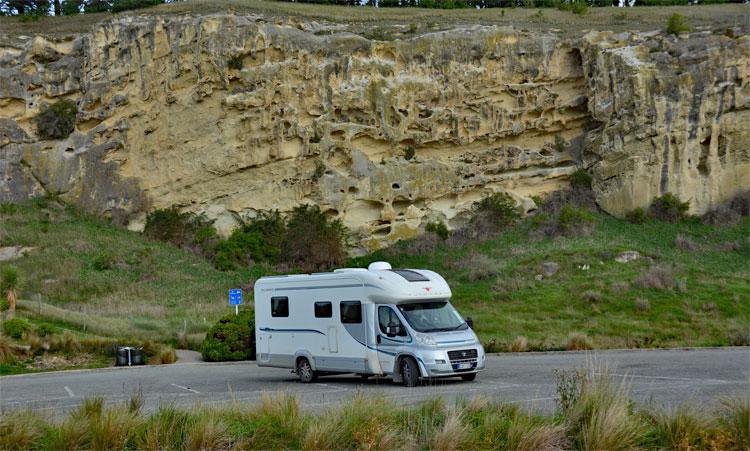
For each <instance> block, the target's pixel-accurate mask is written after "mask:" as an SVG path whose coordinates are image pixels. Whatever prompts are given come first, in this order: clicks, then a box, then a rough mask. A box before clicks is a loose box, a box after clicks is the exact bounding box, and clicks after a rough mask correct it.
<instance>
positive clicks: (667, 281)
mask: <svg viewBox="0 0 750 451" xmlns="http://www.w3.org/2000/svg"><path fill="white" fill-rule="evenodd" d="M635 283H636V285H638V286H639V287H641V288H646V289H652V290H671V289H672V288H674V285H675V280H674V273H673V272H672V269H671V268H668V267H666V266H659V265H654V266H651V267H650V268H648V270H646V272H644V273H642V274H641V275H640V276H639V277H638V279H636V281H635Z"/></svg>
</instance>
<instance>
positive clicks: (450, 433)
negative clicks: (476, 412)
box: [430, 409, 469, 451]
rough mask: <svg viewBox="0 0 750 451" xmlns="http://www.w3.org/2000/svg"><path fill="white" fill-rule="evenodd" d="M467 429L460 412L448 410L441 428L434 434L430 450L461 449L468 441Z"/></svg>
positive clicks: (450, 450) (448, 450)
mask: <svg viewBox="0 0 750 451" xmlns="http://www.w3.org/2000/svg"><path fill="white" fill-rule="evenodd" d="M468 438H469V428H468V427H467V425H466V424H465V422H464V421H463V419H462V417H461V412H460V411H458V410H456V409H449V410H448V413H447V414H446V416H445V421H444V422H443V426H442V427H441V428H439V429H438V430H437V431H435V432H434V435H433V437H432V443H431V446H430V449H432V450H435V451H452V450H457V449H462V447H463V446H462V445H464V444H465V442H467V441H468Z"/></svg>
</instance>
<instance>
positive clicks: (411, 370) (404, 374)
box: [401, 357, 419, 387]
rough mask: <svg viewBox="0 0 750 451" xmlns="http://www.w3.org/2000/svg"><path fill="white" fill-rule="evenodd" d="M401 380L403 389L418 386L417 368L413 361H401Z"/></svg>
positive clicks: (406, 359) (404, 359)
mask: <svg viewBox="0 0 750 451" xmlns="http://www.w3.org/2000/svg"><path fill="white" fill-rule="evenodd" d="M401 380H402V381H403V384H404V386H405V387H416V386H417V384H419V367H418V366H417V362H415V361H414V359H412V358H410V357H405V358H403V359H401Z"/></svg>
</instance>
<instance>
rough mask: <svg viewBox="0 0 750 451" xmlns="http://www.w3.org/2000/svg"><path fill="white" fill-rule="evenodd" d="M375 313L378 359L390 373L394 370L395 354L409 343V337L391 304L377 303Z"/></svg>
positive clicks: (385, 370) (384, 369) (382, 366)
mask: <svg viewBox="0 0 750 451" xmlns="http://www.w3.org/2000/svg"><path fill="white" fill-rule="evenodd" d="M377 315H378V321H377V323H376V326H375V327H376V328H377V330H376V331H375V336H376V337H377V338H376V343H377V347H378V360H380V367H381V368H382V369H383V371H384V372H386V373H391V372H393V370H394V363H395V358H396V355H398V353H399V352H401V350H402V348H403V347H404V346H406V345H407V344H408V343H411V337H409V334H408V333H407V332H406V327H404V324H403V323H402V322H401V319H399V317H398V314H396V311H395V310H394V309H393V307H392V306H390V305H379V306H378V313H377Z"/></svg>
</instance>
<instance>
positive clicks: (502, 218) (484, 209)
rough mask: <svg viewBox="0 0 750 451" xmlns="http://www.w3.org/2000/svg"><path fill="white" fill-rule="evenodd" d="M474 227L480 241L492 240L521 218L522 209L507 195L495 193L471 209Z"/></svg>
mask: <svg viewBox="0 0 750 451" xmlns="http://www.w3.org/2000/svg"><path fill="white" fill-rule="evenodd" d="M471 214H472V216H471V220H470V221H469V226H470V227H472V229H473V231H474V233H475V235H476V236H478V237H479V238H480V239H484V238H491V237H492V236H494V235H496V234H497V233H498V232H500V231H501V230H503V229H505V228H506V227H508V226H510V225H512V224H514V223H515V222H516V221H518V220H519V219H520V218H521V209H520V208H519V207H518V206H516V201H515V200H514V199H513V198H512V197H511V196H510V195H509V194H507V193H495V194H493V195H491V196H488V197H485V198H484V199H482V200H479V201H477V202H474V204H473V205H472V207H471Z"/></svg>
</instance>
